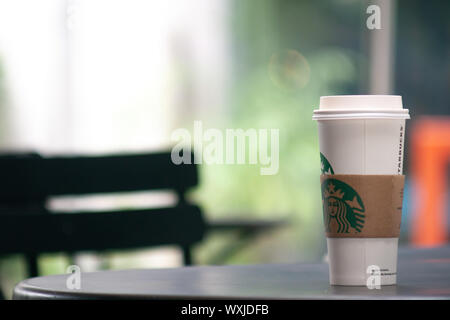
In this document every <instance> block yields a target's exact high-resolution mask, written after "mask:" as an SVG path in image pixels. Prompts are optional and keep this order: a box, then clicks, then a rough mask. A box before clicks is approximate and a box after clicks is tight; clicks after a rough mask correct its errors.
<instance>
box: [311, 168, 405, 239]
mask: <svg viewBox="0 0 450 320" xmlns="http://www.w3.org/2000/svg"><path fill="white" fill-rule="evenodd" d="M404 181H405V176H404V175H347V174H334V175H327V174H323V175H321V176H320V183H321V191H322V207H323V217H324V224H325V233H326V236H327V237H328V238H398V237H399V234H400V223H401V217H402V201H403V186H404Z"/></svg>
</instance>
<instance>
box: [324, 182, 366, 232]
mask: <svg viewBox="0 0 450 320" xmlns="http://www.w3.org/2000/svg"><path fill="white" fill-rule="evenodd" d="M321 189H322V204H323V215H324V221H325V228H326V231H327V232H337V233H349V232H350V231H353V232H361V230H362V228H363V227H364V219H365V216H364V211H365V208H364V203H363V202H362V200H361V197H360V196H359V195H358V194H357V193H356V191H355V190H353V188H352V187H350V186H349V185H348V184H346V183H345V182H342V181H340V180H337V179H332V178H329V179H325V180H324V181H323V182H322V187H321Z"/></svg>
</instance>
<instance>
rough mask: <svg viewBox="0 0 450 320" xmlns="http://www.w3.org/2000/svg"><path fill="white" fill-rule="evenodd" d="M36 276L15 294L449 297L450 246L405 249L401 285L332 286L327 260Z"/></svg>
mask: <svg viewBox="0 0 450 320" xmlns="http://www.w3.org/2000/svg"><path fill="white" fill-rule="evenodd" d="M67 278H68V275H67V274H65V275H52V276H45V277H38V278H32V279H28V280H24V281H22V282H21V283H19V284H18V285H17V286H16V287H15V289H14V298H15V299H161V298H163V299H166V298H168V299H186V298H189V299H192V298H194V299H195V298H199V299H241V298H243V299H266V298H268V299H450V246H446V247H440V248H434V249H412V248H400V249H399V261H398V278H397V283H398V284H397V285H395V286H383V287H382V288H381V289H372V290H369V289H368V288H366V287H344V286H330V285H329V284H328V265H327V264H321V263H318V264H265V265H246V266H197V267H183V268H174V269H135V270H121V271H101V272H92V273H82V274H81V289H79V290H77V289H67V288H66V280H67Z"/></svg>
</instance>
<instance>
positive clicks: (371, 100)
mask: <svg viewBox="0 0 450 320" xmlns="http://www.w3.org/2000/svg"><path fill="white" fill-rule="evenodd" d="M409 118H410V117H409V111H408V109H403V104H402V97H401V96H395V95H343V96H324V97H320V105H319V109H318V110H314V115H313V120H338V119H409Z"/></svg>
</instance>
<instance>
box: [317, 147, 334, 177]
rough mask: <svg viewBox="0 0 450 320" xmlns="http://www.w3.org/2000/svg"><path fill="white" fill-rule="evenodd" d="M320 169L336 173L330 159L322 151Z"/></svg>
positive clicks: (324, 172) (325, 172)
mask: <svg viewBox="0 0 450 320" xmlns="http://www.w3.org/2000/svg"><path fill="white" fill-rule="evenodd" d="M320 167H321V168H320V170H321V171H322V174H327V173H329V174H334V170H333V168H332V167H331V164H330V162H329V161H328V159H327V158H325V156H324V155H323V154H322V152H321V153H320Z"/></svg>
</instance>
